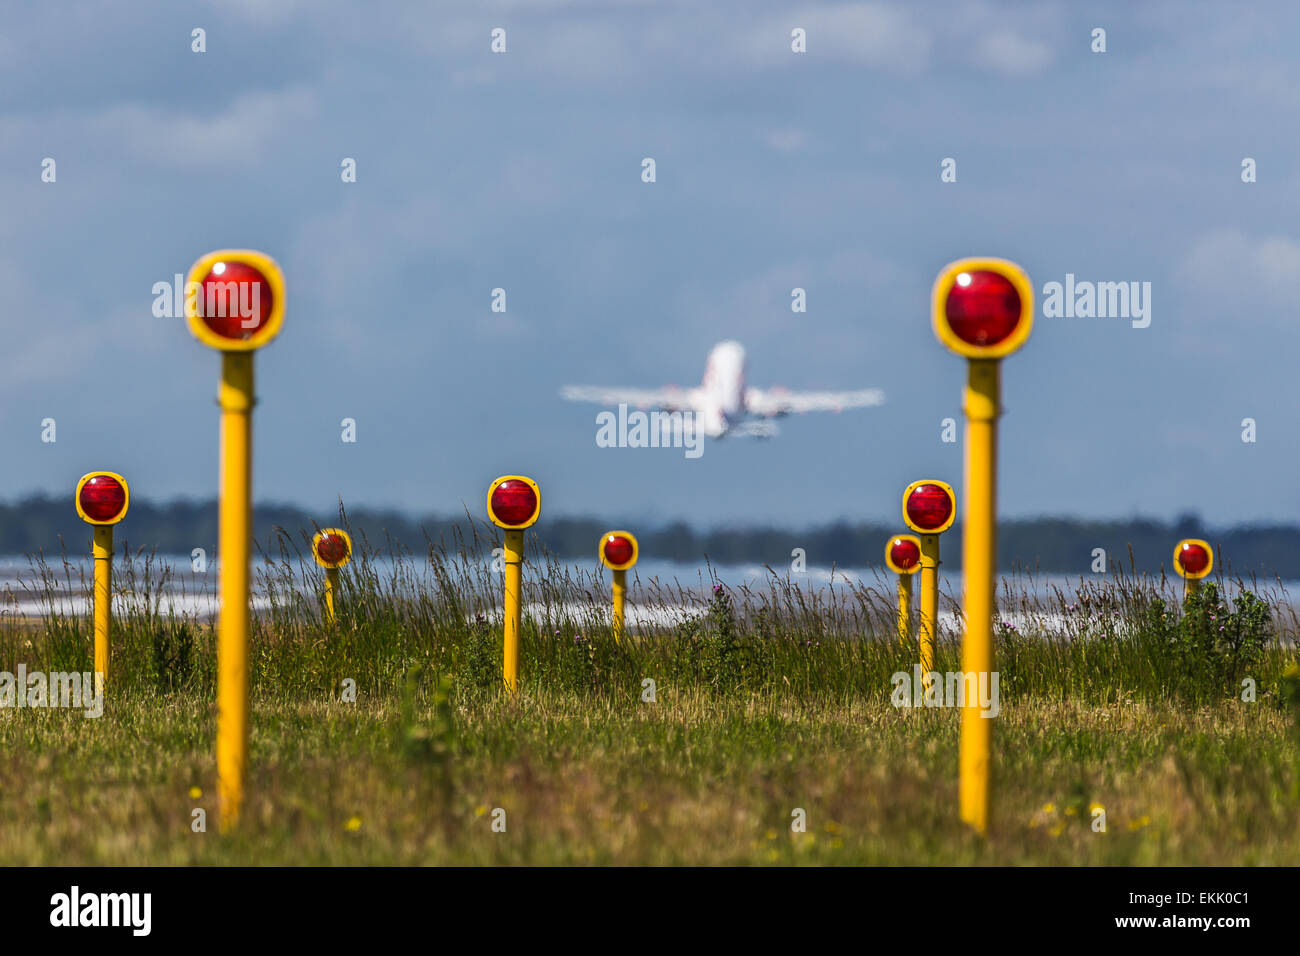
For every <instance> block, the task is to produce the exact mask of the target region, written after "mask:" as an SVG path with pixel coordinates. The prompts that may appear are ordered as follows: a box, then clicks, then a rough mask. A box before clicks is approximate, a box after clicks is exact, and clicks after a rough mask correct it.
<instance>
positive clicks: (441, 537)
mask: <svg viewBox="0 0 1300 956" xmlns="http://www.w3.org/2000/svg"><path fill="white" fill-rule="evenodd" d="M337 517H339V516H337V515H324V516H323V515H322V514H321V513H317V512H306V511H304V510H302V509H301V508H297V507H294V506H289V505H283V504H274V503H270V504H259V505H258V506H257V508H256V510H255V522H256V523H255V529H254V530H255V534H256V536H257V540H258V545H259V547H260V548H262V549H263V550H268V549H269V550H270V551H272V552H273V553H277V554H278V553H279V551H280V548H281V547H282V545H284V544H285V543H289V544H290V545H291V546H293V547H297V548H299V549H305V547H306V543H307V542H308V541H309V540H310V535H311V533H312V531H314V530H315V528H316V527H318V526H321V525H326V524H337V523H340V522H342V523H344V524H345V526H347V527H348V528H350V530H351V531H352V533H353V536H354V537H355V538H357V540H358V541H359V542H360V541H362V540H364V541H365V542H366V543H367V545H368V547H369V548H371V549H372V550H375V551H378V552H381V553H387V552H392V551H394V550H404V551H407V552H413V553H417V554H420V553H424V552H425V551H427V550H428V548H429V547H430V546H433V547H439V548H446V549H447V550H448V551H451V552H456V551H459V550H462V549H469V550H481V551H487V550H488V549H490V548H491V547H492V546H493V544H494V543H498V542H499V538H500V534H499V532H497V531H496V529H495V528H493V527H491V525H488V524H487V522H486V521H485V520H484V519H482V518H480V517H478V516H473V517H471V516H470V515H465V514H462V515H436V516H428V517H424V518H416V517H412V516H410V515H406V514H403V513H401V512H397V511H388V510H373V509H358V510H356V511H348V512H347V513H346V515H345V516H344V517H343V518H340V520H339V521H335V520H334V519H335V518H337ZM609 530H611V528H610V525H609V523H608V522H605V521H602V520H600V519H597V518H580V517H560V518H549V519H547V518H544V519H543V521H542V523H541V524H539V525H538V526H537V527H536V528H535V529H534V530H533V531H531V532H530V533H529V534H530V536H531V541H530V543H529V547H530V548H533V547H537V546H541V547H543V548H545V549H546V550H547V551H549V552H550V553H551V554H553V555H554V556H556V557H558V558H562V559H577V560H582V559H586V558H590V559H592V560H593V561H594V560H595V550H596V542H597V540H598V539H599V537H600V535H601V534H603V533H604V532H606V531H609ZM628 530H630V531H633V532H634V533H635V534H636V535H637V537H638V539H639V540H640V543H641V554H642V557H643V558H658V559H663V560H674V561H684V562H700V561H703V560H705V559H706V558H707V559H708V560H710V561H712V562H713V563H715V564H767V565H770V566H771V567H773V568H774V569H776V570H778V571H783V570H784V569H787V568H789V567H790V566H791V563H792V562H794V561H796V560H798V559H799V556H800V554H801V555H802V559H803V560H804V561H805V562H806V564H807V566H809V567H814V566H821V567H825V566H829V565H832V564H834V565H837V566H840V567H854V568H861V567H867V566H878V565H880V564H882V563H883V562H882V555H883V552H884V546H885V542H886V540H887V539H888V537H889V536H890V535H892V534H898V533H901V532H903V531H904V530H905V529H904V528H903V526H902V523H901V521H900V522H895V523H893V524H888V525H886V524H882V523H873V522H848V521H840V522H836V523H833V524H827V525H822V526H819V527H810V528H804V529H791V528H776V527H760V526H745V527H726V526H723V527H715V528H694V527H691V526H690V525H688V524H686V523H684V522H673V523H668V524H660V525H657V526H654V527H644V528H638V527H632V528H629V529H628ZM90 537H91V534H90V528H89V526H87V525H86V524H84V523H83V522H82V521H81V520H80V519H79V518H78V517H77V514H76V511H75V509H74V507H73V505H72V503H71V502H70V501H68V500H67V499H54V498H48V497H33V498H28V499H25V500H23V501H18V502H15V503H6V504H0V553H4V554H9V555H15V554H36V553H44V554H45V555H46V556H47V557H49V556H56V555H58V554H59V553H60V552H61V551H63V550H66V551H67V552H68V553H69V554H79V553H89V550H90V545H89V542H90ZM1180 538H1205V539H1206V540H1208V541H1209V542H1210V543H1211V544H1213V545H1214V546H1215V548H1216V563H1217V564H1219V565H1226V566H1227V567H1229V568H1230V570H1231V571H1232V572H1233V573H1235V574H1240V575H1242V576H1243V577H1249V576H1250V575H1251V574H1255V575H1258V576H1259V577H1261V578H1271V577H1273V576H1278V577H1281V578H1283V579H1287V580H1298V579H1300V549H1297V547H1296V545H1297V543H1300V527H1297V526H1294V525H1270V526H1260V525H1254V526H1237V527H1228V528H1217V529H1213V528H1207V527H1206V526H1204V525H1203V524H1202V522H1201V521H1200V519H1199V518H1198V517H1197V516H1195V515H1190V514H1189V515H1184V516H1182V517H1180V518H1178V519H1177V520H1175V521H1172V522H1162V521H1155V520H1150V519H1143V518H1133V519H1128V520H1106V521H1099V520H1085V519H1074V518H1019V519H1012V520H1004V521H1002V522H1000V523H999V532H998V563H999V567H1000V568H1001V569H1002V570H1004V571H1008V570H1012V569H1015V568H1021V569H1029V570H1037V571H1042V572H1050V573H1065V574H1088V573H1090V572H1092V571H1094V570H1096V569H1097V567H1098V562H1099V559H1100V560H1101V561H1103V562H1104V563H1105V566H1106V568H1107V569H1108V570H1113V569H1114V567H1115V564H1116V563H1117V562H1118V563H1119V564H1121V565H1122V566H1123V568H1124V569H1125V570H1129V569H1130V568H1132V569H1135V570H1137V571H1149V572H1157V571H1159V570H1160V569H1161V568H1162V567H1163V568H1164V569H1165V570H1166V571H1169V570H1170V568H1171V558H1172V555H1173V549H1174V544H1175V542H1176V541H1178V540H1179V539H1180ZM117 540H118V542H119V543H120V544H123V545H125V546H129V547H130V548H131V549H132V550H137V549H143V550H145V551H156V552H158V553H161V554H190V553H192V552H193V550H194V549H195V548H203V549H204V550H205V552H206V553H207V554H208V555H209V556H214V555H215V554H216V543H217V503H216V501H207V502H200V501H185V500H180V501H173V502H168V503H154V502H149V501H140V500H136V501H132V503H131V509H130V512H129V513H128V514H127V517H126V519H125V520H124V521H123V522H122V524H121V525H120V526H119V531H118V533H117ZM942 548H943V565H944V567H945V568H947V569H950V570H952V569H957V568H960V567H961V526H960V524H958V525H955V526H954V527H953V528H952V529H951V530H950V531H948V532H946V533H945V534H944V535H943V539H942Z"/></svg>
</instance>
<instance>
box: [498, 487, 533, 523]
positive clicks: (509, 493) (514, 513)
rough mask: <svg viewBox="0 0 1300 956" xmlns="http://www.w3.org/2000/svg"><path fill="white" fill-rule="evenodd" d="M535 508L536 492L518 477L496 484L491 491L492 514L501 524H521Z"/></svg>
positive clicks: (530, 515)
mask: <svg viewBox="0 0 1300 956" xmlns="http://www.w3.org/2000/svg"><path fill="white" fill-rule="evenodd" d="M536 510H537V492H535V491H533V486H532V485H530V484H529V483H528V482H526V481H520V480H519V479H518V478H511V479H510V480H509V481H503V482H501V484H499V485H497V486H496V488H495V489H494V490H493V492H492V514H493V515H494V516H495V517H496V519H497V520H498V521H500V522H501V523H502V524H523V523H524V522H525V521H527V520H528V519H529V518H531V517H532V516H533V512H534V511H536Z"/></svg>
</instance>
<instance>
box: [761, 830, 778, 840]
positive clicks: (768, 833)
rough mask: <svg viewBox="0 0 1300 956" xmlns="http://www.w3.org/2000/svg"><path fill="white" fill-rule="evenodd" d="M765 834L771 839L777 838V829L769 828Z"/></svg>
mask: <svg viewBox="0 0 1300 956" xmlns="http://www.w3.org/2000/svg"><path fill="white" fill-rule="evenodd" d="M763 836H765V837H767V838H768V839H769V840H775V839H776V831H775V830H768V831H767V832H766V833H764V834H763Z"/></svg>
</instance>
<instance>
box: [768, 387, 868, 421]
mask: <svg viewBox="0 0 1300 956" xmlns="http://www.w3.org/2000/svg"><path fill="white" fill-rule="evenodd" d="M884 402H885V393H884V392H882V391H881V390H880V389H878V388H864V389H859V390H858V391H856V392H791V391H788V390H786V389H784V388H771V389H762V388H750V389H746V390H745V408H746V409H747V410H748V411H749V412H750V414H752V415H758V416H760V417H762V418H777V417H779V416H781V415H790V414H802V413H803V412H839V411H843V410H844V409H846V408H866V407H869V406H872V405H883V404H884Z"/></svg>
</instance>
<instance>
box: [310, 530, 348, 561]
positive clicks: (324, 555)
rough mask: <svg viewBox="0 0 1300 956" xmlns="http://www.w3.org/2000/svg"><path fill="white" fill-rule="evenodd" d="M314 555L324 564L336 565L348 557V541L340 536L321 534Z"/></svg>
mask: <svg viewBox="0 0 1300 956" xmlns="http://www.w3.org/2000/svg"><path fill="white" fill-rule="evenodd" d="M316 553H317V554H318V555H320V559H321V560H322V561H324V562H325V563H326V564H338V563H339V562H340V561H342V560H344V559H345V558H346V557H347V556H348V540H347V538H345V537H343V536H342V535H341V534H323V535H321V536H320V538H319V539H317V541H316Z"/></svg>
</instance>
